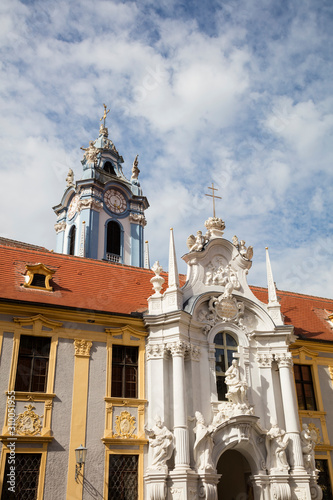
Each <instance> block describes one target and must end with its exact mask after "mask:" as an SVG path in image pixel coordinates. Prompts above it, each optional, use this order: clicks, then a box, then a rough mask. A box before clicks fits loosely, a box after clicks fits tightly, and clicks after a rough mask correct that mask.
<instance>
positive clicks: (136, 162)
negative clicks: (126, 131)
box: [131, 155, 140, 181]
mask: <svg viewBox="0 0 333 500" xmlns="http://www.w3.org/2000/svg"><path fill="white" fill-rule="evenodd" d="M138 158H139V155H136V157H135V159H134V162H133V166H132V176H131V181H136V180H137V179H138V177H139V173H140V170H139V167H138V165H139V160H138Z"/></svg>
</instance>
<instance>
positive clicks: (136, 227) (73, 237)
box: [53, 104, 149, 267]
mask: <svg viewBox="0 0 333 500" xmlns="http://www.w3.org/2000/svg"><path fill="white" fill-rule="evenodd" d="M109 111H110V110H107V108H106V106H105V104H104V114H103V116H102V118H101V121H102V123H101V126H100V129H99V136H98V138H97V139H96V140H95V141H90V143H89V146H88V147H86V148H81V149H82V150H83V151H84V155H83V159H82V161H81V163H82V166H83V174H82V178H81V179H80V180H79V181H76V182H75V183H74V175H73V171H72V170H71V169H70V171H69V173H68V175H67V178H66V182H67V187H66V190H65V192H64V195H63V197H62V200H61V203H60V204H59V205H57V206H55V207H53V210H54V211H55V213H56V214H57V222H56V224H55V230H56V232H57V246H56V251H57V252H59V253H64V254H69V255H77V256H81V257H89V258H92V259H99V260H108V261H110V262H119V263H123V264H127V265H132V266H137V267H144V226H145V225H146V219H145V216H144V211H145V210H146V209H147V208H148V207H149V203H148V201H147V198H146V197H145V196H143V194H142V189H141V187H140V183H139V180H138V177H139V173H140V170H139V168H138V156H136V158H135V160H134V162H133V167H132V176H131V179H130V180H128V179H126V177H125V176H124V174H123V170H122V163H123V162H124V160H123V157H122V156H121V155H120V154H119V153H118V151H117V149H116V147H115V145H114V144H113V142H112V141H111V139H109V138H108V129H107V128H106V126H105V120H106V116H107V114H108V113H109Z"/></svg>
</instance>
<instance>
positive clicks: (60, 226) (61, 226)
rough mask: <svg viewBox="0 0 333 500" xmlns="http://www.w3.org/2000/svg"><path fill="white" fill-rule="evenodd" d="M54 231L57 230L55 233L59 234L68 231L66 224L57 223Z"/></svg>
mask: <svg viewBox="0 0 333 500" xmlns="http://www.w3.org/2000/svg"><path fill="white" fill-rule="evenodd" d="M54 229H55V232H56V233H57V234H58V233H61V231H65V229H66V222H64V221H63V222H57V223H56V224H54Z"/></svg>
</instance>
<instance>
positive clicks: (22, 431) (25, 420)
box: [15, 404, 44, 436]
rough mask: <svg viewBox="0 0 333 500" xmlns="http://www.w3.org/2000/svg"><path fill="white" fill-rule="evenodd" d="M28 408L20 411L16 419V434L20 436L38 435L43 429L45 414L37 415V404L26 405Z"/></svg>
mask: <svg viewBox="0 0 333 500" xmlns="http://www.w3.org/2000/svg"><path fill="white" fill-rule="evenodd" d="M24 408H26V410H25V411H24V412H23V413H20V414H19V415H18V416H17V419H16V424H15V426H16V434H18V435H20V436H37V435H38V434H40V431H41V429H42V423H41V418H43V416H44V415H37V413H36V412H34V410H35V409H36V407H35V406H33V405H31V404H29V405H25V406H24Z"/></svg>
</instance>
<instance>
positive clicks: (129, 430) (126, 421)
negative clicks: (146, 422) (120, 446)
mask: <svg viewBox="0 0 333 500" xmlns="http://www.w3.org/2000/svg"><path fill="white" fill-rule="evenodd" d="M134 431H135V416H134V415H131V414H130V412H129V411H127V410H124V411H122V412H121V413H120V415H118V416H117V417H116V434H115V435H114V437H116V438H132V439H133V438H134V439H136V438H137V436H136V435H135V434H134Z"/></svg>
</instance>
